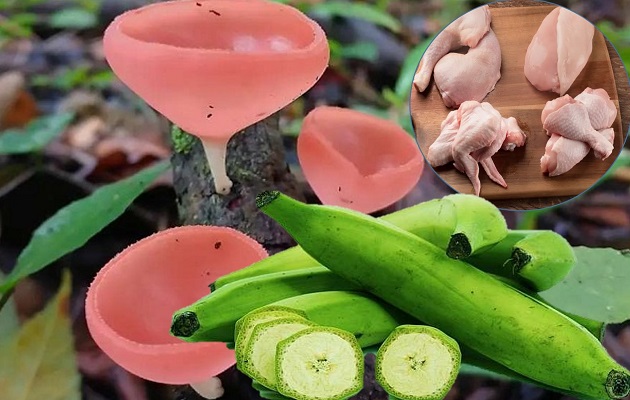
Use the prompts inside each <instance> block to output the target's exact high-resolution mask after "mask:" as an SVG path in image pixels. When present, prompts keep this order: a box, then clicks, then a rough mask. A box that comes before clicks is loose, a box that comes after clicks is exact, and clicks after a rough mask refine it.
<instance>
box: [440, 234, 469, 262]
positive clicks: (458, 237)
mask: <svg viewBox="0 0 630 400" xmlns="http://www.w3.org/2000/svg"><path fill="white" fill-rule="evenodd" d="M471 254H472V246H471V245H470V241H469V240H468V238H467V237H466V235H465V234H463V233H455V234H453V235H452V236H451V240H450V241H449V242H448V247H447V248H446V255H447V256H449V257H450V258H454V259H456V260H459V259H461V258H466V257H470V255H471Z"/></svg>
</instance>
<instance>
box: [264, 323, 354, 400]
mask: <svg viewBox="0 0 630 400" xmlns="http://www.w3.org/2000/svg"><path fill="white" fill-rule="evenodd" d="M363 364H364V363H363V350H362V349H361V347H360V346H359V343H358V342H357V339H356V338H355V337H354V335H353V334H351V333H350V332H347V331H344V330H341V329H337V328H331V327H323V326H316V327H312V328H308V329H305V330H302V331H300V332H298V333H296V334H294V335H292V336H290V337H289V338H287V339H285V340H283V341H281V342H280V343H278V347H277V351H276V376H277V382H278V383H277V390H278V392H280V393H281V394H283V395H285V396H287V397H291V398H294V399H298V400H311V399H317V400H337V399H347V398H348V397H350V396H352V395H354V394H356V393H358V392H359V391H360V390H361V389H362V388H363V372H364V365H363Z"/></svg>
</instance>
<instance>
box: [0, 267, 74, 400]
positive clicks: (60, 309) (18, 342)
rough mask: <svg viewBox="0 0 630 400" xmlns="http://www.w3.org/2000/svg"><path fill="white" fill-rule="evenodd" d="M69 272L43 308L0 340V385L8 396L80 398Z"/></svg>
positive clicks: (13, 399)
mask: <svg viewBox="0 0 630 400" xmlns="http://www.w3.org/2000/svg"><path fill="white" fill-rule="evenodd" d="M70 287H71V286H70V274H69V273H68V272H67V271H66V272H65V273H64V275H63V280H62V284H61V287H60V289H59V292H58V293H57V295H56V296H55V297H54V298H53V299H52V300H51V301H50V303H48V305H47V306H46V308H45V309H44V310H43V311H42V312H40V313H39V314H37V315H36V316H35V317H34V318H32V319H31V320H29V321H27V322H26V323H25V324H24V325H23V326H22V327H21V328H20V330H19V331H17V332H15V334H14V335H12V336H9V337H5V338H4V340H2V341H0V354H2V357H0V388H2V398H3V399H11V400H18V399H19V400H41V399H46V400H80V399H81V376H80V374H79V372H78V368H77V363H76V354H75V352H74V342H73V337H72V325H71V321H70V316H69V307H68V304H69V302H70Z"/></svg>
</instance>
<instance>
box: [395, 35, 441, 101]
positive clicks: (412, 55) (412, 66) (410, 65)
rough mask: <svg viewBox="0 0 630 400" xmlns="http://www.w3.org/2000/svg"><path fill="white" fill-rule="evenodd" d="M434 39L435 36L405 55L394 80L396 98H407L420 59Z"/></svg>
mask: <svg viewBox="0 0 630 400" xmlns="http://www.w3.org/2000/svg"><path fill="white" fill-rule="evenodd" d="M434 38H435V35H434V36H431V37H430V38H427V39H425V40H423V41H422V43H420V44H419V45H417V46H416V47H414V48H413V49H411V51H410V52H409V54H407V57H406V58H405V61H404V62H403V65H402V68H401V69H400V74H399V75H398V80H396V86H395V87H394V92H396V94H397V95H398V97H401V98H405V99H406V98H408V97H409V93H411V86H412V85H413V77H414V75H415V74H416V70H417V69H418V64H419V63H420V59H421V58H422V55H423V54H424V52H425V51H426V50H427V47H429V45H430V44H431V42H432V41H433V39H434Z"/></svg>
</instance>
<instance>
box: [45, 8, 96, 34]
mask: <svg viewBox="0 0 630 400" xmlns="http://www.w3.org/2000/svg"><path fill="white" fill-rule="evenodd" d="M97 23H98V20H97V19H96V15H95V14H94V13H91V12H89V11H87V10H85V9H83V8H76V7H75V8H64V9H62V10H59V11H57V12H55V13H54V14H52V15H51V16H50V19H49V20H48V25H50V26H51V27H53V28H59V29H79V30H80V29H89V28H93V27H95V26H96V24H97Z"/></svg>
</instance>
